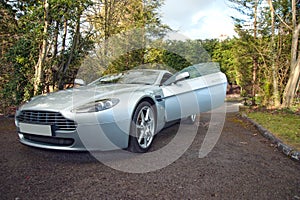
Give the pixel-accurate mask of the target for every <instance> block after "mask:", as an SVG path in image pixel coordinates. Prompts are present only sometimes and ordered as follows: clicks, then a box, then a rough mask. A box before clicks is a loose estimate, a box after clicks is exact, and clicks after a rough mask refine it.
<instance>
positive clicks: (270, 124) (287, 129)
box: [247, 111, 300, 150]
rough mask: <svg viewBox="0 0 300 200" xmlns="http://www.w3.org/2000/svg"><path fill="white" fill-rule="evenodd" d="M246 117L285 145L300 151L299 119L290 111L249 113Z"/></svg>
mask: <svg viewBox="0 0 300 200" xmlns="http://www.w3.org/2000/svg"><path fill="white" fill-rule="evenodd" d="M247 115H248V116H249V117H250V118H252V119H254V120H255V121H257V122H258V123H259V124H261V125H262V126H263V127H265V128H267V129H268V130H270V131H271V132H272V133H273V134H275V135H276V136H277V137H278V138H280V139H281V140H283V141H284V142H285V143H287V144H290V145H292V146H294V147H295V148H297V149H298V150H300V117H299V115H297V114H294V113H291V111H273V112H272V111H264V112H259V111H256V112H250V113H247Z"/></svg>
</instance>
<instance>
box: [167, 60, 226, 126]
mask: <svg viewBox="0 0 300 200" xmlns="http://www.w3.org/2000/svg"><path fill="white" fill-rule="evenodd" d="M226 87H227V79H226V76H225V74H223V73H222V72H221V71H220V67H219V65H218V63H212V62H210V63H200V64H196V65H193V66H190V67H187V68H184V69H183V70H182V71H180V72H178V73H176V74H174V75H173V76H172V77H171V78H169V79H168V80H167V81H166V82H165V83H164V84H163V85H162V91H163V94H164V98H163V100H164V102H165V112H166V121H167V122H168V121H173V120H176V119H181V118H185V117H188V116H190V115H193V114H198V113H200V112H207V111H209V110H212V109H214V108H217V107H219V106H221V105H222V104H223V103H224V100H225V96H226Z"/></svg>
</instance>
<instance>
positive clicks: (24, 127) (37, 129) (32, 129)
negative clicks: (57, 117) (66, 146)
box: [19, 123, 52, 136]
mask: <svg viewBox="0 0 300 200" xmlns="http://www.w3.org/2000/svg"><path fill="white" fill-rule="evenodd" d="M19 128H20V132H21V133H28V134H33V135H42V136H52V131H51V126H50V125H39V124H24V123H19Z"/></svg>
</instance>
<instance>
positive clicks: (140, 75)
mask: <svg viewBox="0 0 300 200" xmlns="http://www.w3.org/2000/svg"><path fill="white" fill-rule="evenodd" d="M158 76H159V71H150V70H135V71H128V72H125V73H119V74H113V75H107V76H103V77H101V78H99V79H97V80H95V81H93V82H92V83H90V84H89V85H100V84H113V83H119V84H144V85H153V84H154V83H155V82H156V80H157V79H158Z"/></svg>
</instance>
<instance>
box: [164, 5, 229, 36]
mask: <svg viewBox="0 0 300 200" xmlns="http://www.w3.org/2000/svg"><path fill="white" fill-rule="evenodd" d="M162 13H163V22H164V23H166V24H168V25H169V26H170V27H171V28H173V29H174V30H178V31H179V32H181V33H183V34H185V35H186V36H187V37H189V38H192V39H206V38H218V37H219V36H220V35H228V36H232V35H233V34H234V31H233V22H232V20H231V18H230V17H229V15H230V8H229V7H227V6H226V4H225V0H212V1H207V0H205V1H204V0H185V1H183V0H182V1H176V0H166V1H165V6H164V7H163V9H162Z"/></svg>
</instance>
